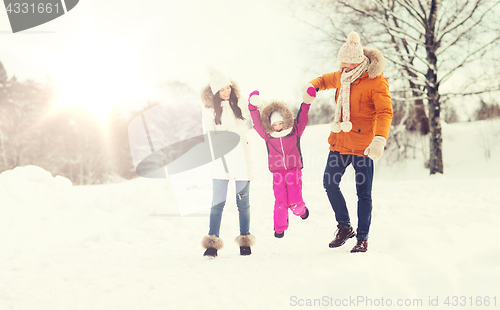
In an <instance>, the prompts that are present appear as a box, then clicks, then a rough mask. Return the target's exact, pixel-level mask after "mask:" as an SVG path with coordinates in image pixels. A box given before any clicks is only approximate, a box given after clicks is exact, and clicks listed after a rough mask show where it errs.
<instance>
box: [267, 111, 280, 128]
mask: <svg viewBox="0 0 500 310" xmlns="http://www.w3.org/2000/svg"><path fill="white" fill-rule="evenodd" d="M269 121H270V122H271V126H272V125H273V124H274V123H276V122H283V116H281V114H280V112H278V111H274V112H273V113H271V116H270V117H269Z"/></svg>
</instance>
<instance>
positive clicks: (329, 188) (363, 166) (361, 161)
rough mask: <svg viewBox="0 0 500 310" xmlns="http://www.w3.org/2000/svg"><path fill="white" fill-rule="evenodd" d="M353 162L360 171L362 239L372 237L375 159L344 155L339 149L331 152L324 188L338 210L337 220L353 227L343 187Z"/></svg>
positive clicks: (359, 224) (336, 211)
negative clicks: (343, 178)
mask: <svg viewBox="0 0 500 310" xmlns="http://www.w3.org/2000/svg"><path fill="white" fill-rule="evenodd" d="M350 164H352V166H353V167H354V170H355V172H356V177H355V179H356V193H357V195H358V229H357V236H356V237H357V239H358V240H366V239H368V232H369V230H370V223H371V219H372V183H373V160H371V159H370V158H367V157H363V156H356V155H341V154H339V152H332V151H330V154H328V162H327V164H326V168H325V174H324V176H323V187H324V188H325V190H326V194H327V196H328V200H330V204H331V205H332V208H333V211H334V212H335V218H336V220H337V222H338V223H339V224H340V225H342V226H344V227H347V228H348V227H350V226H351V220H350V219H349V212H348V211H347V206H346V202H345V199H344V196H343V195H342V193H341V192H340V187H339V184H340V180H341V178H342V176H343V175H344V172H345V169H346V168H347V167H348V166H349V165H350Z"/></svg>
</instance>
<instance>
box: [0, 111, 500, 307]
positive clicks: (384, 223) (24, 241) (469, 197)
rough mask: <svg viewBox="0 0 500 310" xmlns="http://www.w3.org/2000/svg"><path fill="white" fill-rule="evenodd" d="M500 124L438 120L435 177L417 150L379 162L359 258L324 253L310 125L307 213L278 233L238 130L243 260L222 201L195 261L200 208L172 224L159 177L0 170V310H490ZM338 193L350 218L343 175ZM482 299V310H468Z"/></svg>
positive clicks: (328, 232)
mask: <svg viewBox="0 0 500 310" xmlns="http://www.w3.org/2000/svg"><path fill="white" fill-rule="evenodd" d="M499 128H500V123H499V122H498V121H483V122H473V123H460V124H452V125H447V126H444V127H443V133H444V141H445V142H444V150H443V154H444V159H445V161H444V162H445V174H444V175H436V176H429V175H428V171H427V170H426V169H425V168H424V167H423V164H422V160H421V158H419V157H418V156H417V157H416V158H415V159H411V160H406V161H402V162H397V163H389V162H387V161H385V160H384V159H382V160H380V161H379V162H378V163H377V166H376V179H375V182H374V190H373V201H374V209H373V219H372V227H371V232H370V238H369V250H368V252H367V253H364V254H351V253H349V251H350V249H351V248H352V246H353V245H354V243H355V241H354V239H351V240H349V241H348V242H347V243H346V245H344V246H343V247H340V248H337V249H330V248H328V243H329V242H330V241H331V240H332V239H333V234H334V232H335V229H336V222H335V218H334V214H333V211H332V210H331V207H330V205H329V203H328V200H327V198H326V194H325V193H324V190H323V188H322V172H323V169H324V165H325V161H326V157H327V154H328V150H327V148H328V144H327V142H326V138H327V135H328V125H317V126H309V127H308V128H307V129H306V131H305V133H304V136H303V138H302V150H303V155H304V160H305V168H304V170H303V172H304V200H305V201H306V203H307V205H308V207H309V209H310V212H311V215H310V217H309V218H308V219H307V220H305V221H303V220H301V219H300V218H298V217H292V216H291V218H290V228H289V230H288V231H286V233H285V237H284V238H283V239H276V238H274V236H273V231H272V227H273V226H272V210H273V202H274V200H273V193H272V187H271V183H270V182H271V173H270V172H269V171H267V167H266V155H265V152H266V151H265V146H264V142H263V141H262V140H261V139H260V137H258V135H257V134H256V133H255V132H253V131H251V132H250V133H249V139H250V141H251V143H253V144H254V146H255V147H256V150H257V151H258V152H259V154H261V158H262V160H261V161H257V163H256V166H255V167H254V174H255V175H256V176H257V177H256V179H255V180H254V181H252V184H251V190H250V196H251V202H250V203H251V212H252V220H251V232H252V234H254V235H255V236H256V238H257V243H256V244H255V246H253V247H252V252H253V254H252V255H250V256H240V255H239V248H238V245H237V244H236V243H235V242H234V238H235V237H236V236H237V235H238V233H239V229H238V214H237V210H236V207H235V203H234V202H233V201H229V202H228V203H227V205H226V207H225V210H224V217H223V221H222V226H221V238H222V239H223V240H224V242H225V247H224V248H223V249H222V250H220V251H219V256H218V257H217V258H215V259H206V258H204V257H203V256H202V254H203V249H202V247H201V245H200V242H201V239H202V237H203V236H204V235H205V234H206V233H207V232H208V214H209V210H208V209H205V210H203V211H200V212H198V213H195V214H191V215H187V216H182V217H181V216H179V215H178V214H179V212H178V210H177V209H176V205H175V203H173V201H172V200H173V199H172V193H171V191H170V190H169V189H170V185H169V183H168V181H166V180H165V179H145V178H136V179H134V180H130V181H126V182H122V183H118V184H108V185H95V186H72V185H71V182H70V181H69V180H68V179H65V178H63V177H60V176H55V177H53V176H52V175H51V174H50V173H49V172H47V171H45V170H43V169H41V168H39V167H35V166H26V167H17V168H15V169H14V170H11V171H5V172H3V173H1V174H0V245H1V249H2V250H1V254H0V278H1V279H2V281H1V282H0V309H16V310H17V309H37V310H45V309H50V310H56V309H64V310H66V309H134V310H136V309H148V310H149V309H200V308H203V309H293V308H309V309H312V308H314V309H316V308H339V305H340V307H341V308H343V307H345V308H352V309H373V308H380V309H386V308H387V307H384V306H382V305H385V306H387V303H388V300H390V302H391V303H392V306H391V307H390V308H394V309H443V308H453V307H452V303H453V296H457V300H458V303H460V302H462V303H463V302H465V303H466V306H463V307H461V308H463V309H476V308H477V309H483V308H487V309H488V308H497V307H498V305H499V304H500V300H499V299H500V296H498V295H495V294H498V288H499V287H500V264H499V262H500V246H499V243H498V241H497V239H496V238H497V235H498V233H499V231H500V228H499V227H500V226H499V224H500V210H499V208H498V206H499V202H500V197H499V195H498V188H499V187H500V177H499V175H500V162H499V160H500V148H499V142H500V138H499V136H500V135H499V134H498V133H499ZM487 149H489V154H490V157H489V158H486V157H485V154H487V153H488V152H486V151H485V150H487ZM341 187H342V190H343V192H344V196H345V198H346V201H347V203H348V206H349V209H350V213H351V218H352V220H353V221H354V224H355V219H356V193H355V188H354V183H353V176H352V171H351V170H349V171H348V172H347V173H346V175H345V176H344V179H343V183H342V184H341ZM209 204H210V203H209V202H207V206H208V205H209ZM447 296H450V298H449V299H448V301H449V302H450V307H448V306H447V305H446V304H445V303H444V302H445V301H446V297H447ZM462 296H463V297H462ZM478 297H479V299H478ZM486 297H488V299H489V302H490V304H489V306H485V304H483V305H482V306H479V304H478V300H479V301H481V302H485V301H486ZM493 298H495V299H493ZM367 299H368V300H367ZM436 299H437V300H436ZM397 302H400V303H403V304H404V303H407V305H409V304H410V303H413V305H414V306H398V305H397V304H396V303H397ZM494 302H495V303H496V306H494V305H495V304H494ZM336 303H337V306H336V305H335V304H336ZM342 303H344V306H342ZM370 303H371V304H370ZM436 303H437V305H438V306H435V305H436ZM302 306H303V307H302Z"/></svg>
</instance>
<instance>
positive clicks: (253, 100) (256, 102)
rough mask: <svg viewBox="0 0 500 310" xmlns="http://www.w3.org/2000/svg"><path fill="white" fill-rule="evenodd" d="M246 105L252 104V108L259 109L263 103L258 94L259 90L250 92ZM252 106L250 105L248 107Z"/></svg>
mask: <svg viewBox="0 0 500 310" xmlns="http://www.w3.org/2000/svg"><path fill="white" fill-rule="evenodd" d="M248 105H252V106H253V107H254V108H257V109H260V108H262V106H264V104H263V103H262V100H260V96H259V91H258V90H254V91H253V92H251V93H250V96H248ZM250 108H252V107H250Z"/></svg>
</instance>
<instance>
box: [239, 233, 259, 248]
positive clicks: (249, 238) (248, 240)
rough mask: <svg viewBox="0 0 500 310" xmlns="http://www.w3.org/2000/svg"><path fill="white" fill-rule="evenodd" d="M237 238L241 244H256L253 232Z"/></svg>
mask: <svg viewBox="0 0 500 310" xmlns="http://www.w3.org/2000/svg"><path fill="white" fill-rule="evenodd" d="M235 240H236V243H238V245H239V246H253V245H254V244H255V236H254V235H252V234H250V235H239V236H238V237H236V239H235Z"/></svg>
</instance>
